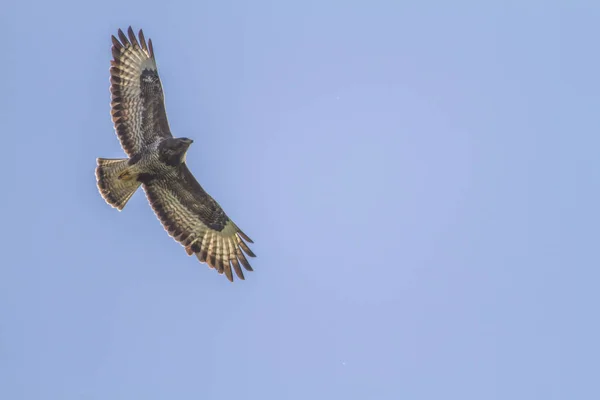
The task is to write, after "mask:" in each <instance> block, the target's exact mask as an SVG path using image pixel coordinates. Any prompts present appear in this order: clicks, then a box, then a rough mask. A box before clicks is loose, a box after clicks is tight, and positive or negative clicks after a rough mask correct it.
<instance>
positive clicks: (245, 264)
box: [236, 248, 254, 271]
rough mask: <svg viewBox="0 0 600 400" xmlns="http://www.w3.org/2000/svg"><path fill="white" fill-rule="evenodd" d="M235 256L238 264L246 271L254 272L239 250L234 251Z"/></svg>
mask: <svg viewBox="0 0 600 400" xmlns="http://www.w3.org/2000/svg"><path fill="white" fill-rule="evenodd" d="M236 255H237V258H238V259H239V260H240V262H241V263H242V265H243V266H244V268H246V270H247V271H254V270H253V269H252V267H251V266H250V263H249V262H248V259H246V256H245V255H244V253H242V251H241V250H240V249H239V248H238V249H237V251H236Z"/></svg>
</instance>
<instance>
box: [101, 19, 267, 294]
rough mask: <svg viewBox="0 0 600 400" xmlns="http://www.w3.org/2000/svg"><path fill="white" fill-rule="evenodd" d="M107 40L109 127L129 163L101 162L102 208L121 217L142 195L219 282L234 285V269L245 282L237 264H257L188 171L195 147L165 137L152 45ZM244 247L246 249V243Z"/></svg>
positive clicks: (245, 238)
mask: <svg viewBox="0 0 600 400" xmlns="http://www.w3.org/2000/svg"><path fill="white" fill-rule="evenodd" d="M118 37H119V38H118V39H117V38H116V37H115V36H112V43H113V46H112V55H113V60H111V68H110V91H111V94H112V101H111V114H112V121H113V124H114V127H115V131H116V133H117V137H118V138H119V141H120V142H121V146H122V147H123V150H124V151H125V153H126V154H127V156H128V157H129V158H122V159H108V158H98V159H97V167H96V180H97V185H98V190H99V191H100V194H101V195H102V197H103V198H104V200H105V201H106V202H107V203H108V204H110V205H111V206H112V207H115V208H117V209H118V210H119V211H121V210H122V209H123V207H125V205H126V204H127V202H128V201H129V199H130V198H131V196H133V194H134V193H135V191H136V190H137V189H138V188H139V187H140V185H141V186H142V187H143V188H144V192H145V193H146V197H147V198H148V201H149V203H150V205H151V207H152V209H153V210H154V213H155V214H156V216H157V217H158V219H159V220H160V222H161V223H162V225H163V227H164V228H165V230H166V231H167V232H168V233H169V235H170V236H172V237H173V238H174V239H175V240H176V241H178V242H179V243H181V245H183V246H184V247H185V251H186V252H187V254H188V255H190V256H191V255H192V254H195V255H196V257H197V258H198V260H200V262H205V263H207V264H208V265H209V266H210V267H211V268H213V269H215V270H217V272H218V273H219V274H223V273H224V274H225V276H227V279H229V281H231V282H233V274H232V268H233V270H234V271H235V273H236V275H237V276H238V278H239V279H244V273H243V272H242V269H241V268H240V264H241V265H242V266H243V267H244V268H245V269H246V270H248V271H252V267H251V266H250V263H249V262H248V260H247V258H246V256H245V255H244V253H246V254H247V255H248V256H250V257H255V255H254V253H253V252H252V251H251V250H250V249H249V248H248V245H247V244H246V242H249V243H253V241H252V240H251V239H250V238H249V237H248V236H247V235H246V234H245V233H244V232H242V231H241V230H240V228H238V226H237V225H236V224H235V223H234V222H233V221H232V220H231V219H229V217H228V216H227V214H225V212H224V211H223V209H222V208H221V206H219V204H218V203H217V202H216V201H215V200H214V199H213V198H212V197H211V196H210V195H209V194H208V193H206V192H205V191H204V189H203V188H202V186H200V184H199V183H198V181H197V180H196V179H195V178H194V175H192V173H191V172H190V170H189V168H188V166H187V165H186V163H185V156H186V152H187V150H188V149H189V147H190V145H191V144H192V142H193V141H192V140H191V139H188V138H184V137H181V138H175V137H173V135H172V134H171V130H170V129H169V122H168V121H167V113H166V110H165V98H164V94H163V89H162V85H161V82H160V78H159V76H158V70H157V67H156V60H155V58H154V49H153V47H152V40H148V42H147V43H146V39H145V38H144V33H143V32H142V30H140V31H139V34H138V37H139V41H138V38H136V36H135V34H134V32H133V29H131V27H129V29H128V30H127V35H125V34H124V33H123V31H122V30H121V29H119V31H118ZM245 241H246V242H245Z"/></svg>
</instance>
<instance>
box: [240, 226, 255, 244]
mask: <svg viewBox="0 0 600 400" xmlns="http://www.w3.org/2000/svg"><path fill="white" fill-rule="evenodd" d="M237 233H238V235H240V236H241V237H242V239H244V240H245V241H246V242H250V243H254V240H252V239H250V237H249V236H248V235H246V234H245V233H244V232H242V230H241V229H239V228H238V231H237Z"/></svg>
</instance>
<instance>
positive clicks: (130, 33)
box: [127, 26, 140, 47]
mask: <svg viewBox="0 0 600 400" xmlns="http://www.w3.org/2000/svg"><path fill="white" fill-rule="evenodd" d="M127 36H129V41H130V42H131V44H133V45H134V46H135V45H137V46H138V47H140V44H139V43H138V40H137V38H136V37H135V33H133V28H131V26H129V29H127Z"/></svg>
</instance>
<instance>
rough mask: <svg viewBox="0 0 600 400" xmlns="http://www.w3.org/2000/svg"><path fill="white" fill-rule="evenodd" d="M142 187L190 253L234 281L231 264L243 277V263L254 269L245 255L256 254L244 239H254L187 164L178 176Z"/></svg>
mask: <svg viewBox="0 0 600 400" xmlns="http://www.w3.org/2000/svg"><path fill="white" fill-rule="evenodd" d="M143 188H144V190H145V192H146V197H148V201H149V202H150V205H151V206H152V209H153V210H154V212H155V213H156V216H157V217H158V219H159V220H160V222H161V223H162V224H163V226H164V228H165V230H166V231H167V232H168V233H169V235H171V236H172V237H173V238H174V239H175V240H177V241H178V242H179V243H181V244H182V245H183V246H184V247H185V250H186V252H187V253H188V255H192V254H195V255H196V257H197V258H198V260H200V261H201V262H206V263H207V264H208V265H209V266H210V267H211V268H214V269H216V270H217V272H219V274H222V273H225V275H226V276H227V279H229V280H230V281H232V282H233V274H232V267H233V270H234V271H235V273H236V275H237V276H238V278H240V279H244V274H243V272H242V269H241V268H240V263H241V264H242V265H243V266H244V268H245V269H246V270H248V271H252V267H251V266H250V263H249V262H248V260H247V259H246V257H245V256H244V252H245V253H246V254H247V255H248V256H250V257H256V256H255V255H254V253H253V252H252V251H251V250H250V249H249V248H248V245H247V244H246V243H245V242H244V240H245V241H247V242H249V243H253V242H252V239H250V238H249V237H248V236H247V235H246V234H244V232H242V231H241V230H240V228H238V227H237V225H236V224H234V223H233V221H232V220H231V219H229V217H228V216H227V215H226V214H225V212H224V211H223V209H222V208H221V206H219V204H218V203H217V202H216V201H215V200H214V199H213V198H212V197H211V196H210V195H209V194H208V193H206V192H205V191H204V189H203V188H202V187H201V186H200V184H199V183H198V181H196V178H194V176H193V175H192V173H191V172H190V170H189V169H188V167H187V165H186V164H185V163H183V164H182V165H181V167H180V168H179V169H178V176H177V177H176V178H173V177H171V178H169V179H166V178H163V179H154V180H150V181H148V182H146V183H144V185H143ZM242 250H243V251H244V252H242Z"/></svg>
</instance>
